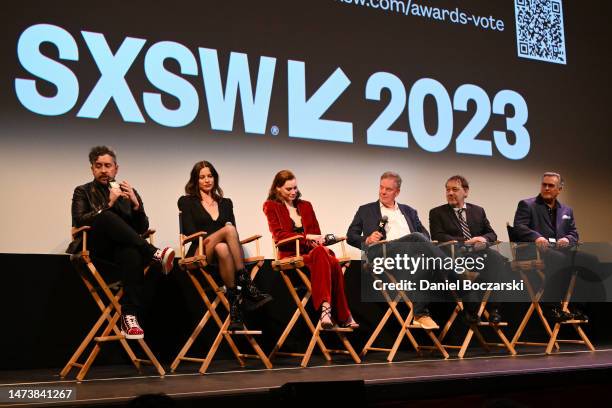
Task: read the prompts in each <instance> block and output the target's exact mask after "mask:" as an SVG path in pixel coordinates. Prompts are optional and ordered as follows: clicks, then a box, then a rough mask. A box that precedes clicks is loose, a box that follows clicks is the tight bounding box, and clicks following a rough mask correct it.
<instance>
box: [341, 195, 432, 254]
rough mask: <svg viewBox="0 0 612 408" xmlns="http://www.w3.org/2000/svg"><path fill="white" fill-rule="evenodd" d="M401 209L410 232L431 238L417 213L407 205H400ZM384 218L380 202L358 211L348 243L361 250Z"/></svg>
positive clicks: (349, 233) (348, 232)
mask: <svg viewBox="0 0 612 408" xmlns="http://www.w3.org/2000/svg"><path fill="white" fill-rule="evenodd" d="M399 209H400V211H401V212H402V214H404V217H405V218H406V221H407V222H408V226H409V227H410V231H412V232H420V233H422V234H423V235H425V236H426V237H427V238H429V232H427V229H425V227H424V226H423V224H421V221H420V220H419V216H418V214H417V211H416V210H415V209H414V208H412V207H410V206H408V205H405V204H399ZM381 218H382V214H381V212H380V202H379V201H374V202H373V203H369V204H364V205H362V206H361V207H359V209H358V210H357V213H356V214H355V217H353V222H351V225H350V226H349V228H348V231H347V232H346V237H347V241H348V243H349V244H350V245H352V246H354V247H355V248H359V249H361V247H362V245H363V243H364V242H365V240H366V238H367V237H368V236H369V235H370V234H371V233H373V232H374V231H376V230H377V229H378V223H379V222H380V219H381Z"/></svg>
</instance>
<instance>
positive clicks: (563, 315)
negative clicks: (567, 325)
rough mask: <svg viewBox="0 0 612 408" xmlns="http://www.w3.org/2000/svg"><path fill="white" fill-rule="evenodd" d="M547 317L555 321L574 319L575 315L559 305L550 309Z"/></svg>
mask: <svg viewBox="0 0 612 408" xmlns="http://www.w3.org/2000/svg"><path fill="white" fill-rule="evenodd" d="M546 314H547V317H548V318H549V319H550V320H552V321H553V322H555V323H561V322H566V321H568V320H572V319H574V315H573V314H572V313H570V312H566V311H565V310H563V309H561V308H559V307H553V308H552V309H549V310H548V312H547V313H546Z"/></svg>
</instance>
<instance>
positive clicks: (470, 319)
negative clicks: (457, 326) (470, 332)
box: [461, 310, 480, 326]
mask: <svg viewBox="0 0 612 408" xmlns="http://www.w3.org/2000/svg"><path fill="white" fill-rule="evenodd" d="M461 317H462V319H463V321H464V322H465V323H466V324H468V325H470V326H471V325H473V324H478V323H480V316H478V314H477V313H476V312H474V311H472V310H464V311H463V313H462V314H461Z"/></svg>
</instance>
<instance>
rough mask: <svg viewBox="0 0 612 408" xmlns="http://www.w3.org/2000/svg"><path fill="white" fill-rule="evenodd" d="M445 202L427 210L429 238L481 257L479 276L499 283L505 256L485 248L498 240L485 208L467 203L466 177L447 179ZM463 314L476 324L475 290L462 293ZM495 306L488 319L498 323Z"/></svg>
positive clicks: (462, 253)
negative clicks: (482, 266)
mask: <svg viewBox="0 0 612 408" xmlns="http://www.w3.org/2000/svg"><path fill="white" fill-rule="evenodd" d="M445 188H446V201H447V204H444V205H441V206H439V207H436V208H432V209H431V210H430V211H429V228H430V229H431V238H432V239H433V240H436V241H439V242H440V243H443V242H448V241H457V242H458V243H459V245H458V251H457V252H456V254H457V253H459V256H464V257H482V259H483V263H484V269H482V270H481V271H479V277H478V279H479V280H481V281H485V282H499V281H500V279H501V277H502V276H504V275H506V276H507V274H509V265H508V261H507V259H506V258H504V257H503V256H502V255H501V254H500V253H499V252H497V251H494V250H492V249H489V248H487V244H490V243H492V242H495V241H496V240H497V234H495V231H494V230H493V228H491V224H490V223H489V220H488V219H487V215H486V213H485V210H484V208H482V207H479V206H477V205H475V204H470V203H466V202H465V199H466V198H467V197H468V193H469V189H470V186H469V184H468V181H467V179H466V178H465V177H463V176H461V175H456V176H452V177H450V178H449V179H448V180H447V181H446V185H445ZM465 298H466V299H467V300H468V301H467V302H465V314H464V317H465V319H466V320H467V321H468V322H469V323H476V322H477V321H478V316H477V315H476V310H477V308H478V306H479V304H478V303H475V299H474V298H475V296H474V293H468V294H466V295H465ZM501 320H502V319H501V315H500V314H499V310H498V306H497V304H495V303H489V321H490V322H492V323H499V322H501Z"/></svg>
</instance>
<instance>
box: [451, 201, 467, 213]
mask: <svg viewBox="0 0 612 408" xmlns="http://www.w3.org/2000/svg"><path fill="white" fill-rule="evenodd" d="M451 208H452V209H453V210H455V212H457V211H459V210H467V204H466V203H463V207H451Z"/></svg>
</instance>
